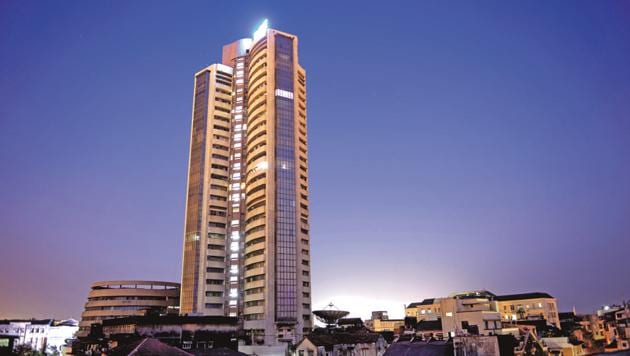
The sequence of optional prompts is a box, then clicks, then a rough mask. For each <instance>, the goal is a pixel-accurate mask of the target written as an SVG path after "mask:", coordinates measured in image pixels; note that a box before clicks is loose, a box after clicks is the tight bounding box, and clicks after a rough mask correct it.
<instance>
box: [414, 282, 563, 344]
mask: <svg viewBox="0 0 630 356" xmlns="http://www.w3.org/2000/svg"><path fill="white" fill-rule="evenodd" d="M405 315H406V316H407V317H415V318H416V319H417V320H418V322H420V321H423V320H426V321H435V320H438V319H441V320H442V327H443V330H444V332H445V333H451V335H457V334H458V333H464V334H472V335H492V334H497V333H502V331H501V329H502V322H501V321H502V320H503V321H509V322H518V321H532V320H544V321H545V322H546V323H548V324H550V325H553V326H554V327H556V328H560V319H559V317H558V310H557V306H556V299H555V298H554V297H552V296H551V295H549V294H547V293H540V292H534V293H523V294H510V295H499V296H497V295H495V294H494V293H491V292H489V291H485V290H484V291H472V292H464V293H454V294H451V295H449V296H448V297H445V298H427V299H424V300H422V301H421V302H415V303H411V304H409V305H407V306H406V307H405Z"/></svg>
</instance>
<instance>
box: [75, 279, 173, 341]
mask: <svg viewBox="0 0 630 356" xmlns="http://www.w3.org/2000/svg"><path fill="white" fill-rule="evenodd" d="M178 310H179V283H173V282H161V281H138V280H125V281H103V282H96V283H94V284H92V286H91V287H90V292H89V294H88V298H87V302H86V303H85V310H84V311H83V313H82V314H81V322H80V323H79V333H78V336H81V337H83V336H86V335H87V334H88V333H89V332H90V327H91V325H92V324H100V323H101V322H102V321H103V320H105V319H113V318H124V317H128V316H141V315H146V314H148V313H156V314H167V313H169V312H170V313H175V314H177V313H178Z"/></svg>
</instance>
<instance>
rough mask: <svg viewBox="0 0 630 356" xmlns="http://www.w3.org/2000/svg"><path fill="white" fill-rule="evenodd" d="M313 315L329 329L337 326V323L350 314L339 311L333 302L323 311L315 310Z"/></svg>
mask: <svg viewBox="0 0 630 356" xmlns="http://www.w3.org/2000/svg"><path fill="white" fill-rule="evenodd" d="M313 314H315V316H316V317H317V319H319V321H321V322H322V323H325V324H326V325H327V326H328V327H334V326H335V325H336V324H337V321H338V320H339V319H341V318H343V317H345V316H347V315H348V314H350V312H348V311H345V310H339V309H338V308H337V307H335V305H334V304H333V303H332V302H331V303H330V304H328V305H327V306H326V308H324V309H322V310H314V311H313Z"/></svg>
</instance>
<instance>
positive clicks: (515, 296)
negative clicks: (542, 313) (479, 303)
mask: <svg viewBox="0 0 630 356" xmlns="http://www.w3.org/2000/svg"><path fill="white" fill-rule="evenodd" d="M538 298H553V297H552V296H551V295H549V294H548V293H543V292H532V293H521V294H506V295H497V296H496V298H495V299H496V300H498V301H508V300H522V299H538Z"/></svg>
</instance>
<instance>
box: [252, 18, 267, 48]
mask: <svg viewBox="0 0 630 356" xmlns="http://www.w3.org/2000/svg"><path fill="white" fill-rule="evenodd" d="M268 28H269V20H267V19H264V20H263V22H262V23H261V24H260V26H258V29H256V31H254V35H253V36H252V37H253V39H254V42H256V41H258V40H259V39H261V38H263V37H265V35H266V34H267V29H268Z"/></svg>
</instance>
